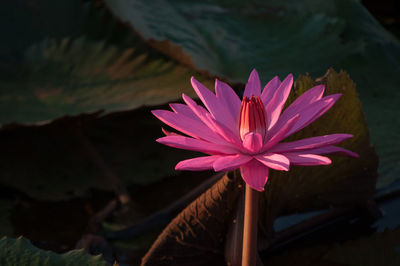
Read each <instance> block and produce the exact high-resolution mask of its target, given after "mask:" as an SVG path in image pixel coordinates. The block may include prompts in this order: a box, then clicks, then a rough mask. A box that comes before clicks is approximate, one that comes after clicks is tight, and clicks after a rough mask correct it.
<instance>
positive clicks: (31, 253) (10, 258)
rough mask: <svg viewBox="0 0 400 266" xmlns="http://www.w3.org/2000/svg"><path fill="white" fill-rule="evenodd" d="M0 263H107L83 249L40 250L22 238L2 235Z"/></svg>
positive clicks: (32, 265)
mask: <svg viewBox="0 0 400 266" xmlns="http://www.w3.org/2000/svg"><path fill="white" fill-rule="evenodd" d="M0 264H1V265H21V266H23V265H31V266H34V265H38V266H39V265H40V266H42V265H43V266H44V265H60V266H61V265H93V266H95V265H96V266H97V265H104V266H105V265H107V263H106V262H105V261H104V260H103V259H102V257H101V255H98V256H90V255H88V254H87V253H86V251H84V250H72V251H69V252H67V253H64V254H61V255H60V254H57V253H54V252H52V251H45V250H41V249H39V248H37V247H35V246H33V245H32V244H31V242H30V241H29V240H28V239H26V238H24V237H19V238H17V239H13V238H7V237H3V238H2V239H1V240H0Z"/></svg>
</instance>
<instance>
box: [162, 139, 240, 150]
mask: <svg viewBox="0 0 400 266" xmlns="http://www.w3.org/2000/svg"><path fill="white" fill-rule="evenodd" d="M156 141H157V142H159V143H162V144H164V145H167V146H170V147H174V148H178V149H186V150H191V151H200V152H204V153H209V154H215V155H218V154H236V153H238V150H237V149H235V148H233V147H230V146H225V145H219V144H215V143H211V142H207V141H204V140H200V139H193V138H189V137H184V136H166V137H162V138H159V139H157V140H156Z"/></svg>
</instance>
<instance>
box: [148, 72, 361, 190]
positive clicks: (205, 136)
mask: <svg viewBox="0 0 400 266" xmlns="http://www.w3.org/2000/svg"><path fill="white" fill-rule="evenodd" d="M191 83H192V86H193V88H194V90H195V91H196V93H197V95H198V96H199V98H200V100H201V101H202V102H203V104H204V106H205V107H206V108H204V107H202V106H200V105H198V104H197V103H196V102H195V101H193V100H192V99H191V98H190V97H188V96H187V95H185V94H183V95H182V98H183V100H184V102H185V103H186V104H180V103H173V104H170V107H171V109H172V112H171V111H166V110H154V111H152V113H153V114H154V115H155V116H156V117H157V118H159V119H160V120H161V121H163V122H164V123H165V124H167V125H169V126H171V127H172V128H174V129H176V130H178V131H180V132H182V133H183V134H185V135H187V136H183V135H179V134H176V133H172V132H168V131H165V133H166V135H167V136H165V137H162V138H159V139H157V141H158V142H159V143H162V144H165V145H168V146H171V147H175V148H180V149H187V150H193V151H200V152H203V153H206V154H208V156H202V157H197V158H192V159H188V160H184V161H181V162H179V163H178V164H177V165H176V167H175V169H177V170H191V171H198V170H208V169H214V170H215V171H230V170H234V169H237V168H240V172H241V175H242V178H243V179H244V181H245V182H246V183H247V184H248V185H249V186H250V187H252V188H253V189H256V190H258V191H263V190H264V186H265V184H266V182H267V180H268V172H269V168H271V169H275V170H280V171H288V170H289V166H290V165H304V166H312V165H327V164H330V163H331V160H330V159H329V158H328V157H326V156H322V154H331V153H338V154H342V155H348V156H353V157H358V155H357V154H356V153H354V152H351V151H349V150H346V149H343V148H341V147H337V146H334V145H335V144H338V143H340V142H342V141H343V140H345V139H348V138H351V137H353V136H352V135H350V134H331V135H325V136H318V137H312V138H306V139H302V140H297V141H291V142H281V141H282V140H284V139H285V138H286V137H288V136H289V135H291V134H293V133H295V132H297V131H299V130H301V129H302V128H304V127H306V126H307V125H309V124H311V123H312V122H314V121H315V120H316V119H317V118H319V117H320V116H322V115H323V114H324V113H325V112H326V111H328V110H329V109H330V108H331V107H332V106H333V105H334V103H335V102H336V101H337V100H338V99H339V97H340V96H341V94H332V95H328V96H325V97H323V94H324V90H325V87H324V86H323V85H318V86H315V87H313V88H311V89H309V90H308V91H306V92H305V93H304V94H303V95H301V96H300V97H298V98H297V99H296V100H295V101H294V102H293V103H292V104H291V105H290V106H288V107H287V108H286V109H285V110H283V112H282V109H283V107H284V104H285V102H286V100H287V98H288V95H289V92H290V90H291V87H292V85H293V76H292V75H291V74H289V75H288V76H287V77H286V78H285V79H284V80H283V81H282V82H281V81H280V80H279V78H278V77H274V78H273V79H272V80H271V81H270V82H268V84H267V85H266V86H265V87H264V89H263V90H262V92H261V84H260V79H259V76H258V73H257V71H256V70H253V71H252V72H251V74H250V77H249V80H248V83H247V84H246V88H245V91H244V95H243V99H242V101H241V100H240V99H239V97H238V96H237V94H236V93H235V92H234V91H233V89H232V88H231V87H230V86H229V85H227V84H226V83H224V82H221V81H219V80H216V81H215V92H216V94H214V93H213V92H211V91H210V90H209V89H207V88H206V87H205V86H204V85H203V84H201V83H200V82H198V81H197V80H196V79H194V78H193V77H192V79H191Z"/></svg>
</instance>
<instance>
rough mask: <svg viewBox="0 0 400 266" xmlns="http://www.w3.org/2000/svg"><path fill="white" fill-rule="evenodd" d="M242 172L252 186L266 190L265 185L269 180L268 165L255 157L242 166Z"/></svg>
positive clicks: (259, 189)
mask: <svg viewBox="0 0 400 266" xmlns="http://www.w3.org/2000/svg"><path fill="white" fill-rule="evenodd" d="M240 173H241V175H242V178H243V180H244V181H245V182H246V183H247V184H248V185H249V186H250V187H251V188H253V189H255V190H258V191H264V186H265V184H266V183H267V181H268V167H266V166H265V165H263V164H262V163H260V162H258V161H257V160H254V159H253V160H251V161H250V162H248V163H247V164H245V165H242V166H241V167H240Z"/></svg>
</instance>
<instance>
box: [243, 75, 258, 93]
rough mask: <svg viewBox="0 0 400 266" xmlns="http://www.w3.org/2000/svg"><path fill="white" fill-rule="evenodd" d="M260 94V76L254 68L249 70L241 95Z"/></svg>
mask: <svg viewBox="0 0 400 266" xmlns="http://www.w3.org/2000/svg"><path fill="white" fill-rule="evenodd" d="M260 94H261V82H260V77H259V76H258V73H257V71H256V70H255V69H253V71H251V73H250V77H249V80H248V82H247V84H246V88H245V89H244V93H243V97H249V98H250V97H251V96H252V95H254V96H260Z"/></svg>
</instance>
